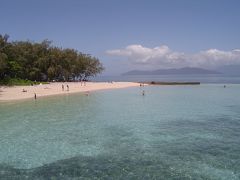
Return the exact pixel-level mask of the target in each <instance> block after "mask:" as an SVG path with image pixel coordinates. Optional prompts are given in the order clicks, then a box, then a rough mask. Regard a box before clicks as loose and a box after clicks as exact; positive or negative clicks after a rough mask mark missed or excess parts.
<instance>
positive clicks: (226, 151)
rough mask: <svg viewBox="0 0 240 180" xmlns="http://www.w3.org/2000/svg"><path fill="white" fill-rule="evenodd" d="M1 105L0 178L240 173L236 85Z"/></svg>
mask: <svg viewBox="0 0 240 180" xmlns="http://www.w3.org/2000/svg"><path fill="white" fill-rule="evenodd" d="M144 90H145V92H146V95H145V96H142V95H141V92H142V89H140V87H135V88H127V89H119V90H106V91H97V92H92V93H91V94H90V96H84V95H82V94H73V95H68V96H52V97H48V98H42V99H37V101H33V100H24V101H18V102H11V103H1V104H0V137H1V138H0V179H81V178H83V179H85V178H86V179H87V178H89V179H94V178H100V179H226V180H229V179H240V85H238V84H228V85H227V87H226V88H223V85H222V84H203V85H200V86H148V87H144Z"/></svg>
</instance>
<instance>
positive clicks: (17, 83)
mask: <svg viewBox="0 0 240 180" xmlns="http://www.w3.org/2000/svg"><path fill="white" fill-rule="evenodd" d="M40 83H42V84H47V83H48V82H34V81H31V80H24V79H19V78H9V77H8V78H4V79H2V80H0V84H2V85H8V86H13V85H15V86H26V85H27V86H29V85H34V84H40Z"/></svg>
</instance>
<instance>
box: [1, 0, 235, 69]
mask: <svg viewBox="0 0 240 180" xmlns="http://www.w3.org/2000/svg"><path fill="white" fill-rule="evenodd" d="M239 9H240V1H239V0H199V1H198V0H41V1H40V0H39V1H37V0H0V17H1V25H0V33H1V34H5V33H7V34H9V35H10V40H27V39H29V40H33V41H41V40H43V39H46V38H47V39H49V40H52V41H53V42H54V45H57V46H61V47H69V48H74V49H77V50H79V51H81V52H85V53H89V54H92V55H93V56H96V57H98V58H99V59H100V60H101V61H102V62H103V63H104V65H105V67H106V72H105V74H118V73H122V72H125V71H127V70H130V69H136V68H137V69H154V68H169V67H183V66H199V67H206V68H215V67H216V66H220V65H226V64H238V63H239V61H240V58H239V57H240V50H239V48H240V20H239V19H240V10H239Z"/></svg>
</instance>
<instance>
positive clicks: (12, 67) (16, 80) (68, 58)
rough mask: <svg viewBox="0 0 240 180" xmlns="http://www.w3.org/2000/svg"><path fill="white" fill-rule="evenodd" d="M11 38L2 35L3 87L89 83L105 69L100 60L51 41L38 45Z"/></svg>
mask: <svg viewBox="0 0 240 180" xmlns="http://www.w3.org/2000/svg"><path fill="white" fill-rule="evenodd" d="M8 39H9V36H8V35H0V84H8V85H11V84H12V85H13V84H32V83H33V82H35V81H38V82H40V81H43V82H47V81H53V80H55V81H71V80H75V79H81V80H86V79H88V78H89V77H91V76H96V75H97V74H99V73H101V72H102V71H103V70H104V68H103V65H102V64H101V63H100V61H99V59H97V58H95V57H92V56H91V55H89V54H84V53H81V52H78V51H77V50H75V49H68V48H67V49H64V48H59V47H56V46H53V45H51V42H50V41H48V40H44V41H42V42H41V43H35V42H31V41H13V42H9V41H8Z"/></svg>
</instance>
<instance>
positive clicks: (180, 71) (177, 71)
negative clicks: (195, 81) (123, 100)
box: [122, 67, 221, 75]
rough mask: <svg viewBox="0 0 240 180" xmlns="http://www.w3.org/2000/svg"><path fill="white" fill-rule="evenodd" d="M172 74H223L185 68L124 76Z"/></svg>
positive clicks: (137, 72)
mask: <svg viewBox="0 0 240 180" xmlns="http://www.w3.org/2000/svg"><path fill="white" fill-rule="evenodd" d="M170 74H176V75H177V74H221V72H219V71H214V70H207V69H202V68H195V67H184V68H179V69H158V70H154V71H141V70H133V71H128V72H126V73H124V74H122V75H170Z"/></svg>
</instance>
